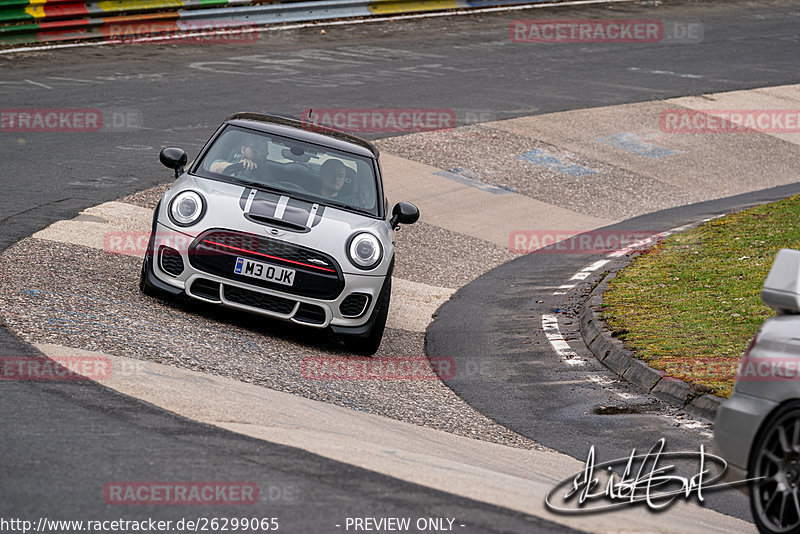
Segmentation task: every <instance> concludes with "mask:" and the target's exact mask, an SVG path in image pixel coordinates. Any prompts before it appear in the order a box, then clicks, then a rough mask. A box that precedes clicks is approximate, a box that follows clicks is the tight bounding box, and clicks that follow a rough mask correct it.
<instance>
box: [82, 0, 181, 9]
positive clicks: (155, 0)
mask: <svg viewBox="0 0 800 534" xmlns="http://www.w3.org/2000/svg"><path fill="white" fill-rule="evenodd" d="M97 7H99V8H100V9H102V10H103V11H135V10H139V9H148V8H149V9H154V8H164V9H166V8H171V7H183V2H182V1H181V0H116V1H110V2H97Z"/></svg>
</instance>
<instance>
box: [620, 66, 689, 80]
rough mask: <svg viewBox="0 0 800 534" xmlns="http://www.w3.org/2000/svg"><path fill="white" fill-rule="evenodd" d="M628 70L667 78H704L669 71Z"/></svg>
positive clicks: (634, 68)
mask: <svg viewBox="0 0 800 534" xmlns="http://www.w3.org/2000/svg"><path fill="white" fill-rule="evenodd" d="M628 70H630V71H634V72H643V73H645V74H665V75H668V76H677V77H679V78H704V76H701V75H699V74H682V73H680V72H672V71H671V70H652V69H640V68H639V67H628Z"/></svg>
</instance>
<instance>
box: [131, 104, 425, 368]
mask: <svg viewBox="0 0 800 534" xmlns="http://www.w3.org/2000/svg"><path fill="white" fill-rule="evenodd" d="M160 159H161V162H162V163H163V164H164V165H165V166H167V167H169V168H171V169H174V171H175V177H176V182H175V184H174V185H173V186H172V188H170V189H169V191H167V192H166V193H165V194H164V196H163V197H162V198H161V201H160V202H159V204H158V206H157V207H156V209H155V213H154V215H153V227H152V233H151V235H150V241H149V246H148V251H147V254H146V255H145V258H144V262H143V264H142V273H141V277H140V281H139V287H140V289H141V290H142V292H144V293H145V294H147V295H151V296H162V297H164V296H167V297H169V296H173V297H178V296H184V297H189V298H190V299H197V300H200V301H203V302H208V303H214V304H221V305H224V306H229V307H231V308H238V309H241V310H246V311H249V312H253V313H257V314H262V315H266V316H269V317H274V318H277V319H283V320H287V321H292V322H295V323H299V324H303V325H308V326H311V327H315V328H321V329H324V328H327V329H330V330H331V331H332V332H333V333H334V334H336V335H337V336H338V337H340V338H341V339H343V340H344V341H345V342H346V343H347V345H348V347H349V348H350V350H352V351H353V352H357V353H360V354H374V353H375V352H376V351H377V350H378V347H379V346H380V342H381V338H382V336H383V331H384V327H385V325H386V317H387V313H388V309H389V299H390V295H391V280H392V270H393V267H394V236H393V230H394V229H396V228H397V227H398V225H399V224H401V223H402V224H411V223H414V222H416V220H417V219H418V218H419V210H417V208H416V207H415V206H414V205H413V204H410V203H407V202H400V203H398V204H397V205H395V206H394V209H393V210H392V211H391V213H390V212H389V204H388V201H387V200H386V199H385V197H384V191H383V184H382V181H381V171H380V165H379V164H378V150H377V148H375V146H374V145H372V144H371V143H369V142H367V141H365V140H363V139H360V138H358V137H355V136H352V135H350V134H347V133H344V132H341V131H338V130H334V129H328V128H325V127H319V126H316V125H311V124H306V123H303V122H300V121H296V120H293V119H288V118H283V117H276V116H271V115H262V114H256V113H238V114H235V115H232V116H231V117H229V118H228V119H227V120H226V121H225V122H224V123H223V124H222V126H220V128H219V129H218V130H217V132H216V133H215V134H214V135H213V136H212V137H211V139H210V140H209V141H208V143H206V146H205V147H204V148H203V149H202V151H201V152H200V154H199V156H198V157H197V159H196V160H195V161H194V162H193V163H192V164H191V166H190V167H189V168H188V169H184V166H185V165H186V164H187V161H188V158H187V156H186V153H185V152H184V151H183V150H181V149H178V148H165V149H164V150H162V151H161V155H160Z"/></svg>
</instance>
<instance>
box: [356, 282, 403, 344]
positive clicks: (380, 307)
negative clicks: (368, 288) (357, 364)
mask: <svg viewBox="0 0 800 534" xmlns="http://www.w3.org/2000/svg"><path fill="white" fill-rule="evenodd" d="M391 297H392V279H391V278H389V279H387V280H386V283H385V284H384V285H383V289H381V293H380V295H378V302H377V303H376V304H375V309H374V310H372V313H373V314H374V315H375V322H374V324H373V325H372V328H371V329H370V331H369V332H368V333H367V334H366V335H364V336H359V337H356V336H350V337H347V338H345V345H346V346H347V348H348V349H349V350H350V351H351V352H354V353H356V354H360V355H362V356H372V355H373V354H375V353H376V352H378V348H380V346H381V340H382V339H383V331H384V330H385V329H386V318H387V317H388V316H389V301H390V300H391Z"/></svg>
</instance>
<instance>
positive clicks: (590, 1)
mask: <svg viewBox="0 0 800 534" xmlns="http://www.w3.org/2000/svg"><path fill="white" fill-rule="evenodd" d="M638 1H639V0H574V1H571V2H552V3H547V4H526V5H518V6H499V7H484V8H477V9H458V10H453V11H439V12H436V13H416V14H411V15H393V16H385V17H374V18H372V17H371V18H368V19H356V20H335V21H334V20H332V21H327V22H326V21H320V22H304V23H299V24H286V25H283V26H268V27H265V28H241V29H235V28H231V29H219V30H208V31H202V32H193V33H182V34H180V35H169V36H161V37H139V38H136V39H109V40H106V41H92V42H88V43H63V44H57V45H43V46H32V47H20V48H8V49H6V50H0V55H2V54H12V53H14V52H38V51H42V50H57V49H60V48H81V47H86V46H103V45H114V44H134V43H149V42H163V41H175V40H180V39H194V38H197V37H211V36H215V35H240V34H244V33H262V32H272V31H285V30H298V29H304V28H318V27H322V26H328V27H329V26H346V25H351V24H367V23H371V22H392V21H396V20H414V19H429V18H438V17H452V16H461V15H476V14H481V13H502V12H509V11H522V10H527V9H544V8H550V7H559V6H583V5H594V4H622V3H631V2H638Z"/></svg>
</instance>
